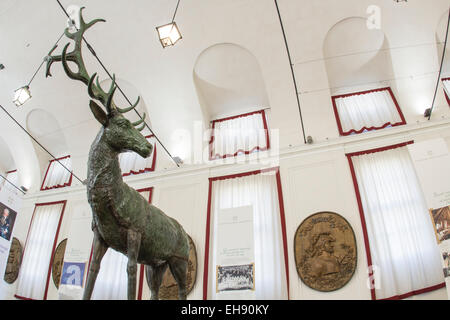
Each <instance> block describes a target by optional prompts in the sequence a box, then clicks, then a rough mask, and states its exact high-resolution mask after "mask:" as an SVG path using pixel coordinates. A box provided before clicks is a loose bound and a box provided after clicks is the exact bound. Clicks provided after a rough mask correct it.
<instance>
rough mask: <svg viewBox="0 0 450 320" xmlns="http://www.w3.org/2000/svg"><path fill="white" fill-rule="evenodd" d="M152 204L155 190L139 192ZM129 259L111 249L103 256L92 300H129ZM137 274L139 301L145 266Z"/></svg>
mask: <svg viewBox="0 0 450 320" xmlns="http://www.w3.org/2000/svg"><path fill="white" fill-rule="evenodd" d="M137 191H138V192H139V193H140V194H141V195H142V196H143V197H144V198H146V199H148V202H149V203H151V200H152V191H153V188H145V189H139V190H137ZM127 264H128V258H127V257H126V256H125V255H124V254H122V253H120V252H117V251H115V250H114V249H111V248H109V249H108V250H107V251H106V253H105V255H104V256H103V259H102V262H101V267H100V271H99V273H98V275H97V280H96V281H95V286H94V291H93V292H92V300H127V290H128V275H127ZM138 270H139V271H138V274H137V282H138V285H137V291H138V292H137V299H138V300H141V299H142V289H143V284H144V265H140V264H138Z"/></svg>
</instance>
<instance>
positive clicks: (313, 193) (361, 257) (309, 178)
mask: <svg viewBox="0 0 450 320" xmlns="http://www.w3.org/2000/svg"><path fill="white" fill-rule="evenodd" d="M401 129H402V128H399V129H398V130H395V132H394V131H392V130H390V131H389V130H385V131H383V130H382V131H380V132H377V133H368V134H364V135H357V136H351V137H348V138H343V140H342V142H339V143H334V144H327V145H326V144H316V145H313V146H312V147H310V148H303V149H302V148H299V149H297V150H293V151H290V150H287V151H284V152H282V153H281V155H280V174H281V181H282V189H283V199H284V206H285V214H286V226H287V244H288V260H289V278H290V297H291V299H370V290H369V289H368V287H367V261H366V252H365V248H364V240H363V236H362V229H361V222H360V217H359V211H358V206H357V202H356V197H355V193H354V189H353V183H352V179H351V174H350V170H349V166H348V162H347V159H346V157H345V153H348V152H354V151H357V150H365V149H369V148H374V147H379V146H385V145H391V144H395V143H399V142H403V141H409V140H411V139H413V140H415V141H422V140H427V139H431V138H436V137H442V138H444V139H446V141H447V142H448V143H449V142H450V125H449V124H446V123H443V124H441V125H439V126H435V125H434V126H430V125H429V126H422V127H417V128H415V129H409V130H405V129H403V130H401ZM449 145H450V143H449ZM258 167H261V166H260V165H254V164H251V163H242V164H236V165H211V166H199V167H197V168H190V167H185V168H181V169H178V170H170V171H169V172H166V173H147V174H142V175H138V176H134V177H127V179H126V181H128V183H129V184H130V185H131V186H133V187H134V188H136V189H139V188H144V187H154V193H153V199H152V202H153V204H154V205H156V206H158V207H160V208H161V209H162V210H164V211H165V212H166V213H167V214H168V215H170V216H172V217H174V218H175V219H177V220H178V221H179V222H180V223H181V224H182V225H183V227H184V228H185V230H186V231H187V233H188V234H189V235H190V236H191V237H192V239H193V241H194V243H195V244H196V250H197V256H198V261H197V281H196V283H195V286H194V288H193V291H192V292H191V294H190V295H189V296H188V298H189V299H202V295H203V272H204V270H203V264H204V254H205V253H204V249H205V230H206V225H205V223H206V214H207V200H208V177H212V176H220V175H225V174H230V173H237V172H246V171H251V170H255V169H256V168H258ZM56 200H68V202H67V207H66V210H65V213H64V219H63V223H62V225H61V230H60V234H59V237H58V241H57V242H58V243H59V242H60V241H62V240H63V239H64V238H67V237H68V233H69V230H70V226H71V219H72V216H73V214H74V210H79V208H80V206H82V207H86V206H87V200H86V194H85V189H84V188H82V187H79V186H78V187H69V188H62V189H55V190H49V191H42V192H38V193H35V194H33V195H28V196H26V197H25V201H24V203H25V204H24V206H23V209H22V210H21V211H20V213H19V214H18V216H17V220H16V226H15V230H14V236H15V237H17V238H19V240H20V241H21V242H22V243H24V242H25V239H26V234H27V231H28V225H29V223H30V219H31V215H32V212H33V209H34V203H37V202H49V201H56ZM76 208H78V209H76ZM319 211H333V212H337V213H339V214H341V215H342V216H343V217H344V218H346V219H347V220H348V221H349V223H350V224H351V226H352V228H353V230H354V232H355V236H356V241H357V253H358V261H357V268H356V272H355V274H354V275H353V277H352V279H351V280H350V282H349V283H348V284H347V285H346V286H344V287H343V288H342V289H340V290H337V291H334V292H330V293H323V292H319V291H315V290H312V289H310V288H309V287H307V286H306V285H305V284H303V282H302V281H301V280H300V278H299V276H298V274H297V271H296V267H295V258H294V255H293V238H294V234H295V231H296V229H297V227H298V225H299V224H300V223H301V222H302V221H303V220H304V219H305V218H306V217H307V216H309V215H311V214H313V213H316V212H319ZM84 230H90V226H89V228H87V227H86V228H84ZM78 236H79V237H80V238H85V237H92V233H91V232H89V234H85V233H83V234H81V233H80V234H79V235H78ZM72 240H75V241H74V242H76V239H72ZM85 243H86V242H85ZM83 249H84V250H86V248H83ZM87 249H90V248H87ZM16 284H17V283H15V284H13V285H10V286H8V287H9V294H10V298H12V296H13V294H14V290H15V285H16ZM149 296H150V294H149V290H148V288H147V287H146V284H145V285H144V292H143V298H144V299H148V298H149ZM48 299H58V293H57V290H56V287H54V285H53V282H52V280H50V286H49V292H48ZM410 299H447V293H446V290H445V288H443V289H440V290H437V291H435V292H431V293H427V294H422V295H418V296H414V297H411V298H410Z"/></svg>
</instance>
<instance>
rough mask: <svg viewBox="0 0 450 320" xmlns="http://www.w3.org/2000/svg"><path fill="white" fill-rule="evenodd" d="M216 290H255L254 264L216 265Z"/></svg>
mask: <svg viewBox="0 0 450 320" xmlns="http://www.w3.org/2000/svg"><path fill="white" fill-rule="evenodd" d="M216 271H217V274H216V292H222V291H232V290H255V264H254V263H251V264H243V265H236V266H217V270H216Z"/></svg>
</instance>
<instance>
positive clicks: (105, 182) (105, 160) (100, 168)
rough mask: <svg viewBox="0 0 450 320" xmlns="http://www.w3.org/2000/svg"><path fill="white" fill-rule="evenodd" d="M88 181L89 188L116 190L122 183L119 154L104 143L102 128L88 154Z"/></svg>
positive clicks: (104, 136) (103, 130)
mask: <svg viewBox="0 0 450 320" xmlns="http://www.w3.org/2000/svg"><path fill="white" fill-rule="evenodd" d="M88 181H89V184H90V187H95V188H101V189H104V188H117V187H119V186H120V185H121V184H122V183H123V179H122V173H121V170H120V165H119V152H118V151H116V150H114V149H113V148H112V147H111V146H110V145H109V144H108V143H107V141H106V135H105V129H104V128H102V129H101V130H100V132H99V133H98V135H97V137H96V138H95V140H94V143H93V144H92V146H91V150H90V152H89V160H88Z"/></svg>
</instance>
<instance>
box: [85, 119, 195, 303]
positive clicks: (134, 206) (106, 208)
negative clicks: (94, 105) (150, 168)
mask: <svg viewBox="0 0 450 320" xmlns="http://www.w3.org/2000/svg"><path fill="white" fill-rule="evenodd" d="M116 118H118V119H116ZM127 124H128V125H129V126H128V128H125V129H128V130H124V127H123V126H126V125H127ZM116 127H118V128H116ZM130 129H131V130H130ZM124 135H125V137H123V136H124ZM119 136H120V137H119ZM141 137H142V135H141V134H140V133H139V132H138V131H137V130H136V129H134V128H133V127H132V126H131V124H130V122H129V121H128V120H126V119H125V118H123V117H122V116H121V115H120V114H116V115H115V116H114V117H113V118H112V119H110V120H109V124H108V126H107V127H103V128H102V129H101V130H100V132H99V134H98V135H97V138H96V139H95V141H94V143H93V144H92V146H91V150H90V152H89V162H88V186H87V194H88V201H89V203H90V205H91V207H92V213H93V221H92V228H93V230H94V234H95V240H94V255H93V256H94V259H93V262H92V263H91V268H90V270H89V278H88V283H87V286H86V290H85V295H84V298H85V299H88V298H90V295H91V293H92V290H93V285H94V282H95V279H93V278H92V277H95V276H96V275H97V274H98V271H99V267H100V265H99V262H100V260H101V257H102V256H103V254H104V253H105V252H106V249H107V247H111V248H113V249H114V250H117V251H119V252H122V253H123V254H125V255H127V256H128V267H127V271H128V274H129V288H128V293H129V294H128V296H129V298H134V294H135V292H136V263H142V264H145V265H146V272H147V279H148V280H149V287H150V289H151V291H152V299H157V298H158V289H159V286H160V285H161V280H162V275H163V273H164V272H165V270H166V268H167V266H168V265H169V266H170V270H171V272H172V273H173V275H174V278H175V279H176V280H177V282H178V284H179V296H180V298H181V299H185V298H186V291H185V290H186V280H185V278H186V268H187V256H188V253H189V244H188V240H187V236H186V234H185V232H184V230H183V228H182V227H181V225H180V224H179V223H178V222H177V221H176V220H174V219H172V218H170V217H168V216H166V215H165V214H164V213H163V212H162V211H161V210H159V209H158V208H157V207H155V206H153V205H151V204H149V203H148V202H147V201H146V200H145V199H144V198H143V197H142V196H141V195H140V194H139V193H138V192H137V191H136V190H134V189H132V188H130V187H129V186H128V185H127V184H125V183H124V182H123V180H122V173H121V171H120V166H119V160H118V155H119V153H120V152H121V151H124V150H126V149H132V150H135V151H136V152H138V153H139V154H140V155H141V156H143V157H147V156H149V155H150V153H151V150H152V145H151V144H149V143H148V142H147V140H146V139H145V138H144V139H141ZM116 144H120V145H121V146H120V148H121V149H118V148H117V146H116ZM94 261H98V264H97V263H95V262H94Z"/></svg>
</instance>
